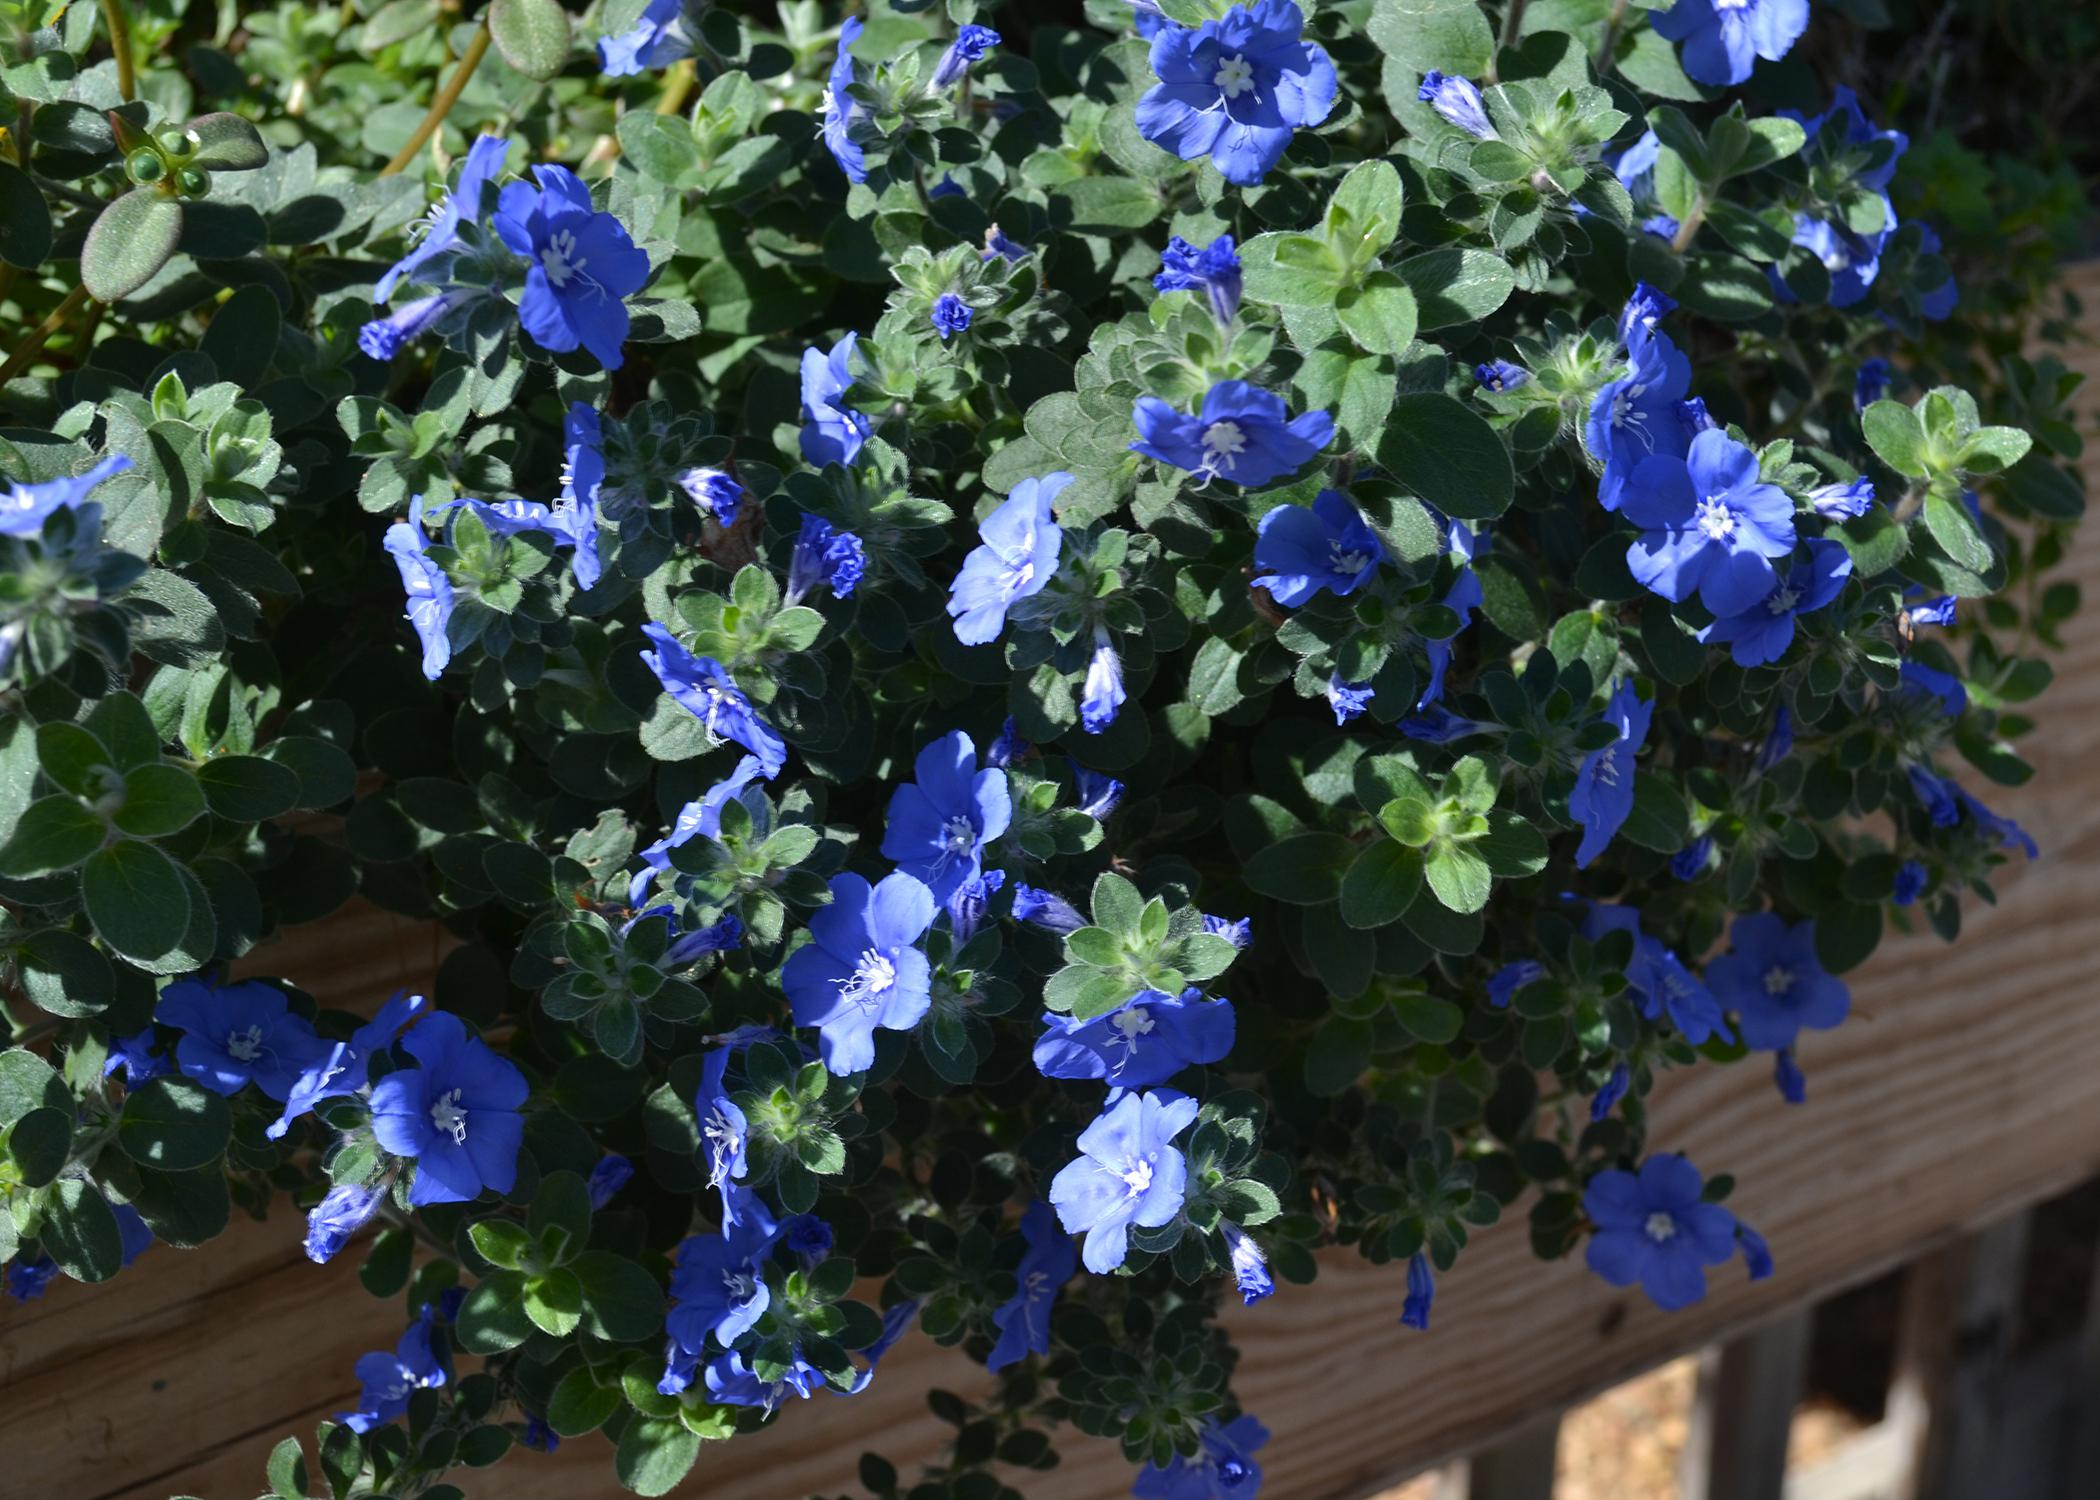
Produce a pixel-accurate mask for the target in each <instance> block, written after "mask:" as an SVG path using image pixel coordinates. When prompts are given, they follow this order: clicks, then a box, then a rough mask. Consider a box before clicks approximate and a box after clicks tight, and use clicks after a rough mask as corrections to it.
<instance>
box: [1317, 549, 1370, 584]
mask: <svg viewBox="0 0 2100 1500" xmlns="http://www.w3.org/2000/svg"><path fill="white" fill-rule="evenodd" d="M1370 560H1371V554H1370V553H1368V552H1366V551H1364V550H1363V549H1362V548H1353V549H1351V550H1349V551H1346V552H1345V551H1343V550H1342V544H1341V543H1340V542H1329V543H1328V544H1327V566H1328V567H1330V568H1332V569H1333V570H1334V571H1335V572H1336V573H1339V574H1343V575H1345V576H1347V577H1350V578H1354V577H1355V576H1356V575H1357V574H1359V573H1361V572H1362V571H1363V570H1364V565H1365V564H1366V563H1368V562H1370Z"/></svg>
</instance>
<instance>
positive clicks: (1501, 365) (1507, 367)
mask: <svg viewBox="0 0 2100 1500" xmlns="http://www.w3.org/2000/svg"><path fill="white" fill-rule="evenodd" d="M1473 378H1474V379H1475V380H1477V381H1479V382H1480V387H1481V389H1482V390H1488V391H1494V392H1496V393H1497V394H1500V393H1501V392H1503V391H1513V390H1516V389H1518V388H1519V387H1520V386H1524V385H1528V384H1530V382H1531V372H1530V371H1529V370H1527V369H1525V368H1524V367H1523V366H1522V365H1513V364H1511V363H1510V362H1509V361H1508V360H1506V359H1493V360H1489V361H1488V362H1487V363H1486V364H1484V365H1475V366H1473Z"/></svg>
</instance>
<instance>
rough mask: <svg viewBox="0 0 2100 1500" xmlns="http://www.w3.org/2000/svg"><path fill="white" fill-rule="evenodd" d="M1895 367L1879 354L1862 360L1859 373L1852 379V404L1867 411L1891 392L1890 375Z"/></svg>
mask: <svg viewBox="0 0 2100 1500" xmlns="http://www.w3.org/2000/svg"><path fill="white" fill-rule="evenodd" d="M1894 373H1895V367H1894V366H1892V365H1891V364H1890V363H1889V362H1888V361H1887V360H1885V359H1882V358H1880V357H1879V356H1877V357H1875V358H1873V359H1865V360H1861V361H1860V365H1859V374H1858V375H1857V376H1855V377H1854V378H1853V381H1852V404H1853V406H1854V407H1855V408H1857V409H1858V410H1860V411H1865V410H1866V409H1867V408H1868V407H1870V406H1872V405H1873V404H1874V403H1875V402H1877V401H1879V400H1880V399H1881V398H1882V397H1883V396H1886V395H1887V394H1888V393H1889V377H1890V376H1892V375H1893V374H1894Z"/></svg>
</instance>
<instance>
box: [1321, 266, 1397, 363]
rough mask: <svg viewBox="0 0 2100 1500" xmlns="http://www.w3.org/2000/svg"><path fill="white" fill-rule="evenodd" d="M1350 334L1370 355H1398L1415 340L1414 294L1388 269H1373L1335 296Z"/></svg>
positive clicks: (1338, 313) (1336, 312)
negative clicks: (1360, 281) (1359, 284)
mask: <svg viewBox="0 0 2100 1500" xmlns="http://www.w3.org/2000/svg"><path fill="white" fill-rule="evenodd" d="M1334 311H1335V316H1337V317H1339V318H1340V319H1341V320H1342V327H1343V328H1345V329H1346V330H1348V333H1349V337H1350V338H1352V339H1354V340H1356V342H1357V344H1358V345H1359V346H1360V347H1362V348H1364V349H1368V350H1369V351H1370V352H1371V353H1373V354H1399V353H1400V352H1401V351H1403V350H1404V349H1406V348H1407V346H1408V345H1409V344H1411V343H1413V342H1414V337H1415V294H1414V293H1413V292H1411V291H1409V290H1408V289H1407V283H1405V282H1404V281H1402V280H1401V279H1400V278H1399V277H1398V276H1396V275H1394V274H1393V273H1392V272H1391V271H1376V272H1373V273H1372V274H1371V275H1369V276H1367V277H1365V278H1364V281H1363V284H1362V285H1361V286H1354V287H1350V288H1348V289H1347V290H1345V291H1344V292H1343V293H1342V294H1341V296H1339V297H1337V298H1336V299H1335V304H1334Z"/></svg>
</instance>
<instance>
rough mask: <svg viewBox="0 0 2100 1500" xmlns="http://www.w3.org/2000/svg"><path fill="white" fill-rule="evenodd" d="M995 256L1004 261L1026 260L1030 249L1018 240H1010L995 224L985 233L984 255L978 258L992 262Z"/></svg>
mask: <svg viewBox="0 0 2100 1500" xmlns="http://www.w3.org/2000/svg"><path fill="white" fill-rule="evenodd" d="M995 255H996V256H999V257H1000V258H1002V259H1004V260H1026V259H1028V247H1027V246H1026V245H1023V244H1021V243H1020V242H1019V241H1018V240H1012V239H1008V238H1007V236H1006V234H1005V232H1004V231H1002V230H1001V229H1000V228H999V226H998V225H997V224H994V225H992V226H991V227H990V228H988V229H986V230H985V232H984V254H983V255H981V256H979V257H978V258H979V259H980V260H990V259H991V258H992V257H993V256H995Z"/></svg>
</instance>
